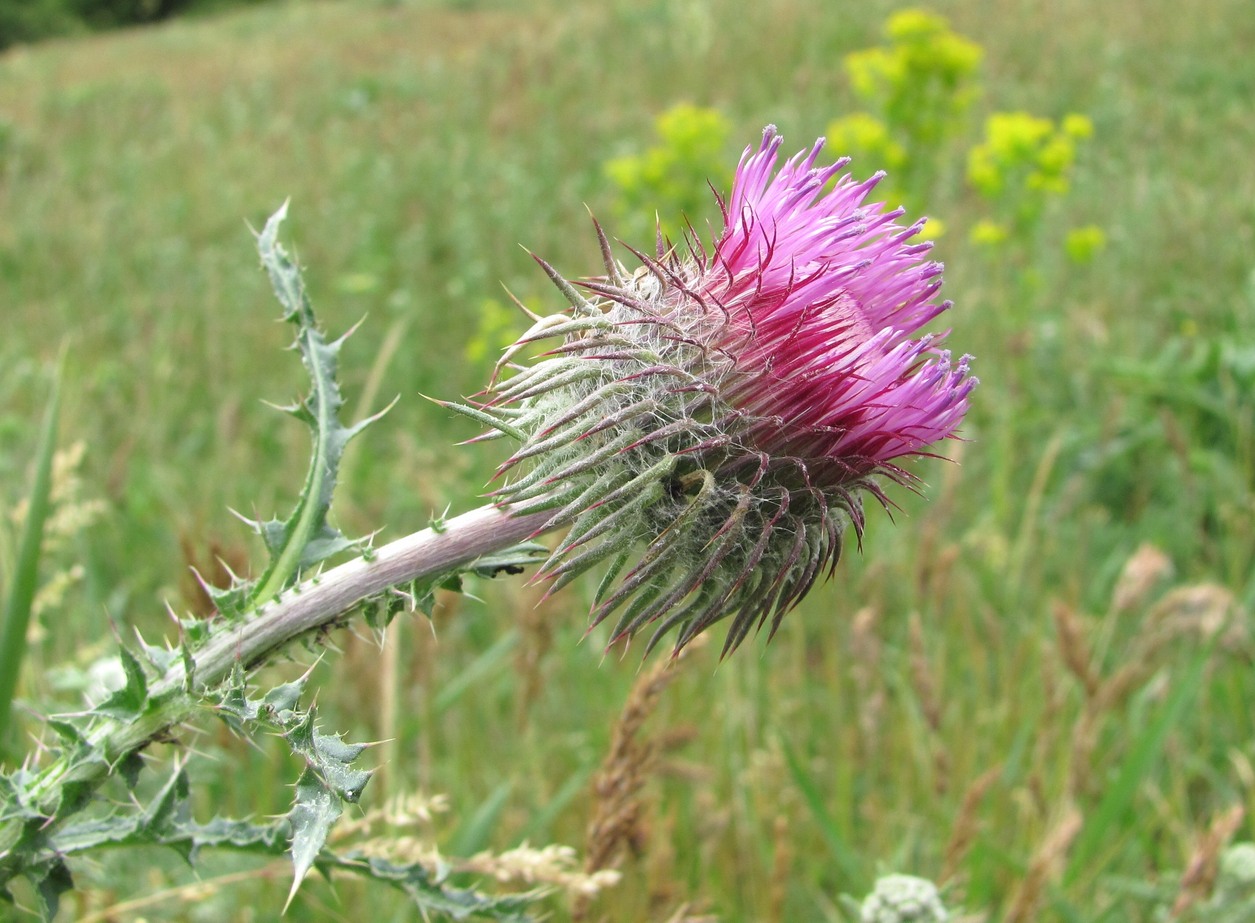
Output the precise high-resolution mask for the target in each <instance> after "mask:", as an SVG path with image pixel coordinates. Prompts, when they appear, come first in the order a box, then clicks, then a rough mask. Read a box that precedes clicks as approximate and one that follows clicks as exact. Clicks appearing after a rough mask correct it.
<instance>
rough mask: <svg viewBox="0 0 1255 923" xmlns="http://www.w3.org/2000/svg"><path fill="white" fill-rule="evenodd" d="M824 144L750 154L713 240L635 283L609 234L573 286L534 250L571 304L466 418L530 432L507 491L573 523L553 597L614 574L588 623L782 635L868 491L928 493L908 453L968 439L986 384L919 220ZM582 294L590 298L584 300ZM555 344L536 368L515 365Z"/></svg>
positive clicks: (768, 146) (668, 253)
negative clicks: (955, 352) (940, 330)
mask: <svg viewBox="0 0 1255 923" xmlns="http://www.w3.org/2000/svg"><path fill="white" fill-rule="evenodd" d="M822 143H823V142H822V140H821V141H820V142H818V143H816V144H815V146H814V147H813V148H812V149H811V150H810V152H809V153H807V152H803V153H800V154H798V155H797V156H795V157H793V158H792V159H790V160H788V161H787V162H785V163H784V165H783V166H781V167H779V168H778V169H777V160H778V155H779V149H780V144H781V140H780V137H779V136H778V135H777V134H776V131H775V129H774V128H771V127H769V128H768V129H767V130H766V131H765V132H764V135H763V141H762V144H761V146H760V147H759V148H758V149H757V150H756V151H755V150H752V149H747V150H746V152H745V155H744V156H743V157H742V159H741V163H740V166H739V167H738V169H737V173H736V179H735V181H734V185H733V189H732V194H731V196H730V198H729V199H728V200H727V201H726V202H721V203H720V204H721V207H722V209H723V228H722V230H721V232H720V234H719V236H718V238H717V240H716V241H715V242H714V244H713V246H712V247H711V249H710V250H709V251H708V250H706V249H705V248H704V247H703V246H702V245H701V244H700V243H698V242H697V240H696V238H695V236H690V238H689V239H687V240H686V241H685V243H686V245H687V246H685V247H684V248H683V249H680V248H673V247H670V246H669V245H667V244H666V242H664V241H662V240H659V242H658V248H657V254H656V256H646V255H645V254H642V253H639V252H638V251H635V250H633V251H632V252H633V253H634V254H636V256H637V257H638V258H639V259H640V261H641V266H640V268H638V269H637V270H636V271H635V272H634V273H629V272H628V271H627V269H625V268H624V267H623V266H622V265H621V264H620V263H618V262H617V261H616V260H615V259H614V257H613V256H612V252H611V246H610V244H609V242H608V240H607V239H606V237H605V234H604V233H603V232H602V230H601V227H600V226H597V233H598V238H599V240H600V242H601V246H602V254H603V258H604V261H605V266H606V275H605V276H603V277H599V278H596V279H588V280H585V281H583V282H580V283H577V284H573V283H571V282H568V281H567V280H566V279H564V278H563V277H562V276H561V275H560V274H559V273H558V272H557V270H555V269H554V268H553V267H551V266H550V265H549V264H548V263H545V262H544V261H543V260H538V262H539V263H540V265H541V266H542V267H543V268H544V269H545V271H546V272H547V273H548V274H549V276H550V278H551V279H552V280H553V281H554V283H555V284H556V285H557V286H558V288H559V289H560V290H561V291H562V293H563V294H564V296H565V297H566V299H567V301H568V302H569V304H570V310H569V311H567V312H564V313H562V314H558V315H552V316H550V317H544V318H540V319H538V320H537V322H536V324H535V325H534V326H533V328H532V329H531V330H529V331H528V332H527V333H526V334H524V335H523V336H522V337H521V338H520V339H519V341H518V342H517V343H516V344H515V346H513V347H511V349H510V350H508V351H507V354H506V357H505V359H503V360H502V364H503V365H510V367H512V368H514V369H515V370H516V374H514V375H513V376H512V377H510V378H509V379H507V380H506V381H504V382H502V383H500V384H496V385H494V387H493V388H492V389H491V390H490V391H488V392H487V393H486V394H485V395H484V396H483V397H482V399H481V400H480V401H478V402H477V403H475V404H474V405H473V406H470V405H468V406H464V407H462V408H461V409H462V410H463V411H464V412H466V413H467V414H468V415H470V416H472V417H474V418H475V419H477V420H480V421H481V422H487V423H489V424H491V425H492V426H493V427H495V429H496V430H497V431H498V432H499V433H500V434H505V435H509V436H511V437H514V438H516V439H518V440H519V441H520V442H521V443H522V444H521V446H520V448H519V449H518V451H516V452H515V453H514V455H513V456H511V458H510V459H509V460H508V461H507V462H506V463H505V464H504V465H503V466H502V468H501V472H500V473H501V475H502V476H503V477H509V478H510V480H507V481H506V483H505V484H504V485H503V486H502V487H501V488H500V489H498V490H497V491H496V492H495V496H496V497H497V498H498V500H499V501H500V502H501V503H502V504H503V505H508V506H509V507H510V508H511V509H512V510H514V511H515V512H517V513H519V514H525V513H535V512H539V511H541V510H550V511H552V515H551V517H550V518H549V519H548V520H547V521H546V523H545V526H544V528H543V529H542V530H540V531H547V530H550V529H556V528H567V530H568V531H567V533H566V535H565V537H564V538H563V539H562V541H561V542H560V543H559V544H558V545H557V547H556V548H555V549H554V550H553V551H552V552H551V554H550V557H549V560H548V562H547V563H546V565H545V566H544V568H543V569H542V576H545V577H548V578H550V579H552V581H553V584H552V589H555V590H556V589H557V588H559V587H561V586H564V585H565V584H567V583H569V582H570V581H571V580H574V579H575V578H576V577H578V576H579V575H580V574H581V573H583V572H584V571H586V570H588V569H589V568H590V567H593V566H594V565H597V564H601V563H605V564H608V573H607V575H606V577H605V578H604V579H603V580H602V582H601V586H600V588H599V589H598V591H597V593H596V597H595V600H596V601H595V607H594V613H593V623H594V624H596V623H598V622H600V621H601V620H603V619H605V618H606V617H607V616H608V615H609V614H610V613H612V612H618V616H617V621H616V624H615V628H614V630H613V637H615V638H619V637H623V636H627V635H631V634H633V633H635V632H636V631H637V630H638V629H640V628H641V627H643V626H645V625H647V624H651V623H655V630H654V634H653V636H652V637H651V639H650V641H649V645H650V646H652V645H653V644H654V643H655V642H656V641H657V640H658V638H659V637H660V636H661V635H663V634H664V633H666V632H667V631H669V630H671V629H673V628H674V629H677V638H676V648H677V649H678V648H680V647H683V646H684V645H685V644H686V643H688V642H689V641H691V640H692V639H693V638H694V637H695V636H696V635H697V634H698V633H699V632H701V631H703V630H704V629H705V628H706V627H707V626H709V625H711V624H712V623H714V622H716V621H719V620H720V619H723V618H725V617H729V618H730V619H731V628H730V629H729V631H728V635H727V639H726V641H725V651H730V650H732V649H734V648H735V647H736V646H737V645H739V644H740V642H741V641H742V640H743V639H744V638H745V637H746V635H747V634H748V633H749V632H750V631H751V630H755V629H757V628H761V627H762V626H763V625H764V624H770V629H769V636H770V635H771V634H774V633H775V631H776V629H777V628H778V627H779V624H780V620H781V618H782V617H783V615H784V613H785V612H787V611H788V610H789V609H791V608H792V607H793V606H794V605H796V603H797V602H798V601H800V600H801V599H802V597H803V596H805V595H806V593H807V592H808V591H809V589H810V587H811V586H812V585H813V584H814V582H815V581H816V579H818V577H819V576H820V574H821V573H823V572H824V571H825V570H829V571H831V569H832V568H833V567H835V565H836V562H837V560H838V558H839V556H840V554H841V549H842V545H843V534H844V532H845V529H846V527H847V526H853V528H854V531H855V533H856V535H861V533H862V530H863V527H864V518H863V502H862V496H863V495H864V494H866V495H870V496H871V497H873V498H874V499H875V500H876V501H877V502H879V503H881V504H882V505H888V504H889V503H890V501H889V499H888V497H887V496H886V495H885V493H884V492H883V489H882V486H881V481H882V480H889V481H896V482H902V483H907V484H913V483H914V479H913V477H912V476H911V474H910V473H909V472H907V471H906V470H905V469H903V468H902V467H900V466H899V462H900V460H901V459H903V458H904V457H908V456H913V455H927V454H929V452H928V451H927V450H928V447H929V446H930V445H932V444H933V443H936V442H938V441H940V440H942V439H946V438H949V437H952V436H954V435H955V433H956V430H957V428H958V426H959V424H960V422H961V421H962V419H963V415H964V413H965V412H966V411H967V407H968V399H969V395H970V393H971V390H972V388H973V387H974V386H975V384H976V379H975V378H973V377H971V376H970V375H969V373H968V361H969V360H968V357H966V356H965V357H963V358H962V359H961V360H959V362H957V363H953V362H952V361H951V357H950V353H949V352H947V351H945V350H942V349H940V348H939V344H940V342H941V339H942V337H941V336H939V335H934V334H919V331H920V330H921V328H923V327H924V326H925V325H927V324H928V323H929V322H931V321H933V320H934V319H936V317H937V316H938V315H939V314H941V313H942V312H944V311H946V310H947V309H948V308H949V307H950V303H949V302H937V301H936V300H935V296H936V295H937V292H938V290H939V289H940V287H941V269H942V267H941V265H940V264H938V263H935V262H930V261H928V260H927V254H928V251H929V248H930V245H929V244H928V243H912V242H911V241H912V239H913V238H915V237H916V235H917V234H918V233H919V231H920V229H921V227H922V226H923V222H922V221H920V222H917V223H915V224H912V225H910V226H908V227H903V226H901V225H899V224H898V223H897V220H898V219H899V218H901V216H902V214H903V212H902V210H901V209H897V210H888V209H886V208H885V207H884V206H883V205H880V204H870V205H869V204H865V199H866V198H867V196H868V195H869V193H871V191H872V190H873V189H874V188H875V186H876V183H877V182H878V181H879V180H880V179H881V176H882V175H883V174H877V175H876V176H874V177H872V178H871V179H869V180H866V181H864V182H856V181H855V180H853V179H851V178H850V177H849V176H848V175H845V174H843V173H842V170H843V169H844V168H845V166H846V164H847V163H848V161H847V160H845V159H842V160H838V161H837V162H836V163H834V164H831V165H830V166H826V167H816V166H815V164H816V160H817V158H818V156H819V153H820V150H821V147H822ZM586 293H587V294H586ZM555 337H557V338H560V340H561V342H560V345H558V346H556V347H554V348H552V349H550V350H549V351H548V352H546V353H544V354H543V355H542V356H541V357H540V361H539V362H537V363H535V364H532V365H514V364H513V363H512V358H513V357H514V356H515V355H517V353H518V352H519V351H520V350H522V349H524V348H526V347H528V346H529V345H530V344H533V343H538V342H541V341H544V340H552V339H553V338H555Z"/></svg>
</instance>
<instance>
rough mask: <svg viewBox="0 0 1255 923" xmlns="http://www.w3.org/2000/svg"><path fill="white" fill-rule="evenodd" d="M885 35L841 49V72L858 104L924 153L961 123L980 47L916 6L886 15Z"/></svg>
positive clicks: (973, 90)
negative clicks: (882, 42)
mask: <svg viewBox="0 0 1255 923" xmlns="http://www.w3.org/2000/svg"><path fill="white" fill-rule="evenodd" d="M885 39H886V42H887V46H886V47H881V48H868V49H865V50H863V51H856V52H853V53H851V54H849V55H846V58H845V69H846V73H847V74H848V75H849V78H850V84H851V86H852V87H853V88H854V92H855V94H856V95H857V96H858V97H859V98H860V99H861V100H862V101H863V103H864V105H866V106H868V107H869V108H870V109H872V111H873V112H875V113H877V114H878V115H879V117H880V118H881V119H882V120H883V121H884V122H885V123H887V124H888V125H891V126H892V127H893V130H894V131H895V132H899V133H901V137H902V139H903V144H904V146H905V148H906V149H907V150H908V151H910V152H912V153H913V154H914V155H915V156H916V157H921V158H922V157H927V156H928V152H929V151H930V150H932V149H934V148H935V147H936V146H937V145H939V144H941V143H942V142H943V141H945V140H946V139H947V138H949V137H950V136H951V135H953V134H954V133H955V132H956V130H957V129H959V128H961V127H962V124H963V122H962V116H963V115H964V114H965V113H966V112H967V110H968V108H969V107H970V106H971V104H972V103H973V102H974V101H975V99H976V97H977V95H978V94H979V91H980V85H979V83H978V82H977V79H976V78H977V74H978V71H979V69H980V63H981V58H982V57H983V56H984V52H983V51H982V50H981V48H980V46H979V45H977V44H976V43H975V42H972V41H971V40H970V39H967V38H964V37H963V36H961V35H958V34H956V33H955V32H953V31H952V30H951V29H950V24H949V22H947V21H946V19H945V17H944V16H940V15H938V14H936V13H931V12H929V11H927V10H921V9H908V10H902V11H900V12H898V13H894V14H893V15H892V16H890V17H889V19H888V21H887V22H886V23H885Z"/></svg>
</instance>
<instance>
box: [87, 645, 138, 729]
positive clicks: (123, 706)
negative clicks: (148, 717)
mask: <svg viewBox="0 0 1255 923" xmlns="http://www.w3.org/2000/svg"><path fill="white" fill-rule="evenodd" d="M118 660H119V661H120V662H121V664H122V672H123V673H124V674H125V676H126V684H125V685H124V686H123V687H122V688H121V689H116V690H114V692H113V693H112V694H110V696H109V698H107V699H105V700H104V701H103V702H101V703H100V704H99V705H97V706H96V707H95V708H94V709H92V711H93V712H95V713H96V714H98V715H105V716H107V717H109V718H114V719H116V720H118V721H134V720H135V719H136V718H138V717H139V716H140V715H141V714H142V713H143V711H144V707H145V706H146V705H147V704H148V680H147V679H146V678H145V677H144V668H143V667H141V666H140V665H139V661H138V660H136V659H135V655H134V654H132V653H131V652H130V651H128V650H127V649H126V648H125V647H121V648H119V649H118Z"/></svg>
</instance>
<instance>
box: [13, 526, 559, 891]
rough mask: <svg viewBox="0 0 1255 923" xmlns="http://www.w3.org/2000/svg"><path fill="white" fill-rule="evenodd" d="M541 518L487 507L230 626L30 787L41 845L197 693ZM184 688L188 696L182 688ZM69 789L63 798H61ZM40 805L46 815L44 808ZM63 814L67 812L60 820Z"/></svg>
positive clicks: (16, 835)
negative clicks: (80, 754) (92, 756)
mask: <svg viewBox="0 0 1255 923" xmlns="http://www.w3.org/2000/svg"><path fill="white" fill-rule="evenodd" d="M552 515H553V514H552V513H551V512H540V513H531V514H526V515H521V516H511V515H510V514H509V512H508V511H503V510H501V509H498V508H497V507H493V506H486V507H482V508H480V509H477V510H473V511H471V512H469V513H464V514H463V515H461V516H458V517H456V518H454V519H450V520H449V521H448V522H446V523H444V524H443V525H441V526H440V527H439V528H429V529H424V530H422V531H421V532H415V533H413V534H412V535H407V536H405V537H404V538H399V539H397V540H396V541H394V542H391V543H389V544H387V545H384V546H383V547H382V548H378V549H375V550H373V551H372V552H371V553H370V554H367V555H363V556H361V557H358V558H355V559H353V560H351V561H348V562H346V563H344V564H341V565H339V566H338V567H335V568H333V569H332V570H329V571H327V572H325V573H323V574H320V575H319V576H317V577H313V578H311V579H309V580H306V581H305V582H304V583H301V584H299V585H297V586H295V587H292V588H291V589H289V590H286V591H284V592H283V593H282V594H281V595H280V596H279V597H277V598H276V599H275V600H273V601H271V602H267V603H265V604H263V605H261V606H260V607H259V608H258V609H257V610H256V612H255V614H253V615H252V616H250V617H248V618H246V619H243V620H241V621H239V622H238V623H233V624H231V625H230V628H229V630H226V631H223V632H222V633H221V634H219V635H218V636H216V637H214V638H212V639H211V640H210V641H209V642H208V643H206V644H205V646H204V647H202V648H201V649H200V650H198V651H197V652H196V653H195V656H194V658H193V666H192V677H191V682H188V677H187V671H186V669H185V667H184V664H183V663H182V662H175V663H174V664H172V665H171V667H170V669H169V670H168V671H167V672H166V674H165V675H164V676H162V677H160V678H159V679H157V680H155V681H154V682H152V683H151V684H150V701H151V702H152V703H153V706H152V709H151V710H150V711H149V712H147V713H146V714H144V715H143V716H141V717H140V718H138V719H136V720H134V721H131V722H119V721H114V720H112V719H109V718H101V719H99V721H98V722H97V723H96V724H95V726H94V727H92V728H91V729H90V730H89V731H88V732H87V733H86V734H85V737H86V739H87V742H88V744H89V746H90V748H91V750H92V751H93V752H96V753H99V754H102V755H103V756H104V757H105V758H104V759H103V760H99V759H97V760H88V761H79V762H77V763H76V762H72V761H71V760H69V759H67V758H65V757H63V758H61V759H59V760H58V761H57V762H54V763H53V764H52V765H50V766H48V767H47V768H46V769H44V770H43V771H42V772H41V773H39V775H38V777H37V778H35V779H33V780H31V782H30V783H29V785H28V787H27V789H26V795H27V800H26V803H27V804H29V805H35V806H40V808H41V809H42V810H46V811H47V812H48V818H47V820H46V821H44V822H42V823H41V824H40V825H39V835H40V836H41V837H44V838H47V837H48V835H49V834H50V833H51V831H52V830H53V829H54V828H55V827H56V826H57V825H58V824H60V823H62V822H64V821H65V820H66V819H67V817H66V816H65V815H66V814H67V813H69V812H72V811H73V809H74V807H75V806H76V805H80V804H82V797H81V796H82V795H83V794H84V791H83V790H84V788H86V789H91V788H94V787H95V786H98V785H100V784H102V783H103V782H104V780H105V779H106V778H107V777H108V776H109V775H110V772H111V769H112V767H114V766H116V765H117V764H118V763H119V762H120V761H121V760H122V759H123V758H124V757H126V756H128V755H130V754H131V753H134V752H136V751H138V750H140V749H142V748H143V747H144V746H145V745H146V744H148V743H149V742H151V741H152V740H154V739H156V738H158V737H162V736H165V735H167V734H168V733H169V732H170V731H172V730H173V729H174V728H176V727H177V726H178V725H179V724H180V723H182V722H183V721H185V720H187V719H188V718H189V717H190V716H191V715H192V713H193V712H194V711H195V709H196V707H197V704H198V701H199V699H198V693H200V692H202V691H204V690H205V689H208V688H211V687H213V686H214V685H216V684H218V683H220V682H222V681H223V680H224V679H226V678H227V677H228V676H229V675H230V673H231V670H232V669H233V668H234V666H235V665H236V664H237V663H239V664H240V665H242V666H243V667H244V668H245V669H254V668H256V667H259V666H261V665H263V664H264V663H266V662H267V661H268V660H269V659H270V658H271V657H272V656H273V655H274V654H276V653H277V652H278V651H280V650H281V649H283V648H285V647H287V646H288V645H289V644H290V643H291V642H292V641H295V640H296V639H298V638H300V637H303V636H305V635H308V634H310V633H311V632H315V631H319V630H323V629H326V628H330V627H334V626H335V625H337V624H338V623H339V622H340V621H342V620H343V619H344V617H345V616H347V615H348V614H349V613H350V612H351V611H352V610H353V609H354V608H355V607H356V606H358V605H359V604H360V603H362V602H363V601H365V600H367V599H369V598H370V597H372V596H376V595H378V594H379V593H382V592H384V591H386V590H388V589H389V588H391V587H395V586H399V585H402V584H406V583H409V582H411V581H414V580H421V579H423V578H426V577H431V576H434V575H436V574H440V573H442V572H445V571H449V570H453V569H456V568H458V567H460V566H462V565H464V564H468V563H470V562H471V561H474V560H475V559H476V558H479V557H482V556H483V555H486V554H490V553H492V552H495V551H501V550H504V549H506V548H509V547H511V546H513V545H517V544H518V543H520V542H522V541H525V540H526V539H528V538H530V537H531V536H532V535H534V534H535V533H536V531H537V530H538V529H541V528H543V527H544V525H545V522H546V521H547V520H548V519H551V518H552ZM189 687H190V688H189ZM68 786H73V788H74V791H73V795H74V797H72V798H68V799H67V798H64V797H63V796H65V795H66V793H67V787H68ZM43 806H47V807H46V808H45V807H43ZM64 808H69V812H67V811H65V810H64ZM25 829H27V827H26V824H25V823H24V822H23V821H22V820H20V819H16V818H11V819H7V820H5V821H3V822H0V884H2V883H3V882H4V881H5V879H6V878H7V877H8V876H9V875H10V874H11V873H12V872H13V871H14V870H13V869H11V868H10V865H9V861H8V860H9V859H10V853H11V851H12V849H13V847H14V846H15V845H16V844H17V843H18V841H19V840H20V838H21V837H22V834H23V831H24V830H25Z"/></svg>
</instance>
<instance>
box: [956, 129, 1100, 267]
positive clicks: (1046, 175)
mask: <svg viewBox="0 0 1255 923" xmlns="http://www.w3.org/2000/svg"><path fill="white" fill-rule="evenodd" d="M1093 131H1094V128H1093V125H1092V124H1091V122H1090V120H1089V119H1087V118H1086V117H1085V116H1083V115H1076V114H1072V115H1068V116H1065V117H1064V118H1063V120H1062V122H1061V123H1060V124H1059V125H1056V124H1055V123H1054V122H1053V121H1052V120H1051V119H1047V118H1042V117H1039V116H1034V115H1030V114H1029V113H1027V112H995V113H994V114H993V115H991V116H989V118H988V119H986V121H985V135H984V138H983V140H982V141H981V142H980V143H979V144H977V145H975V146H974V147H973V148H972V149H971V150H969V151H968V154H967V179H968V182H969V183H971V185H972V188H973V189H975V190H976V191H977V192H979V193H980V194H981V195H982V196H983V197H984V198H985V199H986V200H987V201H988V202H990V203H991V205H992V207H993V208H994V209H995V211H996V213H997V215H998V216H999V218H1000V219H1001V224H999V223H997V222H994V223H993V226H994V227H996V228H1000V229H1002V230H1004V231H1005V234H1004V235H1003V236H1002V237H997V236H996V235H994V234H992V233H991V231H990V229H989V227H988V226H985V225H982V226H978V227H980V231H979V233H977V232H975V231H974V232H973V234H974V240H977V241H978V242H980V243H991V244H993V243H1003V242H1005V241H1006V240H1007V239H1009V238H1017V239H1020V240H1032V238H1033V236H1034V231H1035V229H1036V227H1037V225H1038V224H1039V223H1040V222H1041V219H1042V215H1043V213H1044V211H1045V209H1046V206H1047V204H1048V203H1049V202H1050V201H1051V200H1052V199H1055V198H1060V197H1062V196H1064V195H1066V194H1067V192H1068V189H1069V183H1070V178H1071V174H1072V172H1073V170H1074V169H1075V166H1076V156H1077V150H1076V149H1077V144H1078V143H1079V142H1081V141H1083V140H1085V139H1086V138H1089V137H1090V136H1091V135H1092V134H1093ZM1101 233H1102V232H1101V230H1100V229H1098V228H1088V229H1086V231H1085V234H1084V235H1083V236H1082V237H1080V238H1070V245H1069V252H1070V254H1073V255H1074V258H1077V262H1083V261H1084V259H1085V258H1086V256H1087V255H1088V253H1087V251H1092V250H1093V249H1094V247H1095V246H1101V241H1102V238H1101V236H1100V235H1101Z"/></svg>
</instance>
